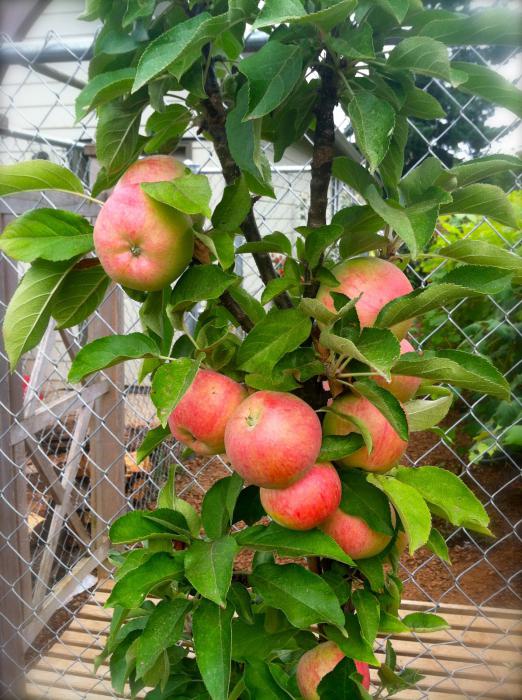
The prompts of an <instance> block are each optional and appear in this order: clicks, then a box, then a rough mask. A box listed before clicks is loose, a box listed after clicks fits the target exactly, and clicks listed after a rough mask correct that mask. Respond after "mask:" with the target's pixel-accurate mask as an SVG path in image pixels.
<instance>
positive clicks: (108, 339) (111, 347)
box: [68, 333, 159, 384]
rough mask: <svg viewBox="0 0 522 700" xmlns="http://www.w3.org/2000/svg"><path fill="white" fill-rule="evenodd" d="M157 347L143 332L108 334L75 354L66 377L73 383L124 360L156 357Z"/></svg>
mask: <svg viewBox="0 0 522 700" xmlns="http://www.w3.org/2000/svg"><path fill="white" fill-rule="evenodd" d="M158 355H159V348H158V346H157V345H156V343H155V342H154V340H152V338H149V337H148V336H147V335H144V334H143V333H129V334H128V335H108V336H105V337H104V338H97V339H96V340H93V341H92V342H91V343H89V344H88V345H85V346H84V347H83V348H82V349H81V350H80V351H79V352H78V354H77V355H76V357H75V358H74V361H73V363H72V365H71V369H70V370H69V376H68V379H69V381H70V382H72V383H73V384H74V383H75V382H79V381H81V380H82V379H83V378H84V377H86V376H87V375H89V374H92V373H93V372H97V371H99V370H101V369H107V368H108V367H112V366H113V365H117V364H119V363H120V362H125V360H135V359H138V358H142V357H157V356H158Z"/></svg>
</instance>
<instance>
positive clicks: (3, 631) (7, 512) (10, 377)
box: [0, 220, 31, 697]
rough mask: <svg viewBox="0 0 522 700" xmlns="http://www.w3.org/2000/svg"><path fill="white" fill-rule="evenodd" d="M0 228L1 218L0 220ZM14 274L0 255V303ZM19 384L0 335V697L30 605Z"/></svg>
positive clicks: (16, 680)
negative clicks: (15, 433)
mask: <svg viewBox="0 0 522 700" xmlns="http://www.w3.org/2000/svg"><path fill="white" fill-rule="evenodd" d="M0 224H1V225H2V226H3V221H1V220H0ZM17 281H18V275H17V273H16V270H15V269H14V268H13V266H12V265H11V263H9V262H8V261H7V259H6V258H5V257H4V256H3V255H2V254H0V302H1V303H2V306H3V307H5V306H7V303H8V301H9V300H10V299H11V297H12V295H13V293H14V290H15V288H16V284H17ZM22 401H23V398H22V382H21V376H20V375H19V374H10V372H9V366H8V361H7V356H6V353H5V347H4V345H3V339H2V338H1V337H0V402H1V403H0V492H1V493H2V499H1V501H0V561H1V567H2V575H1V576H0V697H8V696H10V695H11V693H12V694H14V695H16V696H18V697H23V695H24V692H25V691H24V685H25V684H24V677H23V675H24V674H23V669H24V666H25V662H24V652H25V645H24V641H23V638H22V636H21V635H20V632H19V630H20V628H21V626H22V624H23V622H24V619H25V616H26V612H27V606H29V604H30V600H31V598H30V595H31V580H30V570H29V567H28V562H29V561H30V560H31V559H30V554H29V533H28V531H27V519H26V517H25V514H26V511H27V495H26V482H25V479H24V475H23V469H24V466H25V460H24V459H23V457H22V455H21V454H20V450H19V449H16V448H14V447H13V446H12V445H11V443H10V439H9V434H10V432H11V431H12V429H13V426H14V419H13V417H12V416H11V415H10V413H9V411H7V410H5V407H9V410H10V411H11V412H12V413H14V414H20V415H21V408H22Z"/></svg>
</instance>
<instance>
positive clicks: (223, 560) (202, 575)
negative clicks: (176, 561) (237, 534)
mask: <svg viewBox="0 0 522 700" xmlns="http://www.w3.org/2000/svg"><path fill="white" fill-rule="evenodd" d="M237 549H238V547H237V544H236V541H235V539H234V538H233V537H230V536H229V535H225V536H224V537H220V538H219V539H217V540H213V541H212V542H204V541H203V540H195V541H194V542H192V544H191V545H190V547H189V548H188V549H187V550H186V551H185V576H186V577H187V579H188V580H189V581H190V583H191V584H192V585H193V586H194V588H195V589H196V591H197V592H198V593H200V594H201V595H202V596H203V597H204V598H208V599H209V600H211V601H212V602H214V603H216V605H220V606H221V607H222V608H224V607H225V606H226V599H227V593H228V589H229V587H230V582H231V580H232V567H233V566H234V557H235V555H236V552H237Z"/></svg>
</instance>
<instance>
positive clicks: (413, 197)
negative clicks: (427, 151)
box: [399, 156, 451, 204]
mask: <svg viewBox="0 0 522 700" xmlns="http://www.w3.org/2000/svg"><path fill="white" fill-rule="evenodd" d="M446 173H447V171H446V170H445V169H444V166H443V165H442V162H441V161H440V160H439V159H438V158H435V157H434V156H428V158H425V159H424V160H423V161H422V163H420V165H417V167H416V168H413V170H410V172H409V173H408V174H407V175H406V176H405V177H403V178H402V180H401V182H400V184H399V190H400V193H401V195H402V197H403V199H404V201H405V202H406V204H415V203H417V202H419V201H422V200H423V199H426V197H428V196H429V195H430V193H431V192H433V189H432V188H433V187H434V186H435V185H436V184H438V183H439V180H442V178H444V177H447V174H446ZM449 199H451V198H449Z"/></svg>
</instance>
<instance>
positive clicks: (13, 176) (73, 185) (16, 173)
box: [0, 159, 83, 197]
mask: <svg viewBox="0 0 522 700" xmlns="http://www.w3.org/2000/svg"><path fill="white" fill-rule="evenodd" d="M40 190H62V191H64V192H77V193H80V194H81V193H82V192H83V185H82V183H81V182H80V180H79V179H78V178H77V177H76V175H74V173H72V172H71V171H70V170H68V169H67V168H63V167H62V166H61V165H57V164H56V163H53V162H52V161H50V160H38V159H35V160H28V161H23V162H22V163H14V164H13V165H1V166H0V197H4V196H5V195H8V194H14V193H15V192H32V191H37V192H39V191H40Z"/></svg>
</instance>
